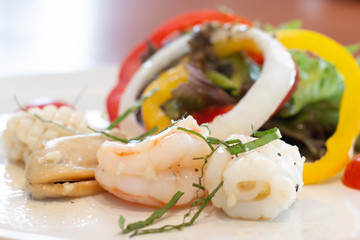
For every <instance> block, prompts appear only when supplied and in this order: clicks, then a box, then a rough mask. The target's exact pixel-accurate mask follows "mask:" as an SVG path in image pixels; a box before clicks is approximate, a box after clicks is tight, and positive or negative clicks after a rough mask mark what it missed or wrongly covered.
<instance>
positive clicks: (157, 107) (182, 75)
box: [141, 57, 189, 130]
mask: <svg viewBox="0 0 360 240" xmlns="http://www.w3.org/2000/svg"><path fill="white" fill-rule="evenodd" d="M187 59H188V58H187V57H185V58H184V59H183V60H182V61H181V62H180V63H179V64H178V65H176V66H175V67H173V68H170V69H168V70H166V71H165V72H164V73H162V74H161V75H160V76H159V77H158V78H157V79H155V80H154V81H153V82H151V83H150V84H149V86H147V88H146V89H145V91H144V92H143V95H144V94H146V93H148V92H150V91H152V90H155V89H156V92H154V94H153V95H152V96H151V97H150V98H148V99H146V100H145V101H144V103H143V104H142V107H141V112H142V115H143V121H144V125H145V128H146V129H151V128H153V127H155V126H157V127H158V130H162V129H164V128H165V127H167V126H169V125H170V124H171V120H170V119H169V118H168V116H167V115H166V114H165V113H164V111H163V110H162V109H161V105H162V104H163V103H165V102H166V101H167V100H169V99H170V98H171V97H172V95H171V90H172V89H175V88H176V87H177V86H178V85H179V84H180V83H181V82H187V79H188V76H189V72H188V70H187V69H186V67H185V63H186V62H187Z"/></svg>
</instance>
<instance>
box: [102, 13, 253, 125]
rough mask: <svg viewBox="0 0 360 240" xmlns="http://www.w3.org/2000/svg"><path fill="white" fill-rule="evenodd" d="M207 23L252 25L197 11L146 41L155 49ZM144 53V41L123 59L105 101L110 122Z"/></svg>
mask: <svg viewBox="0 0 360 240" xmlns="http://www.w3.org/2000/svg"><path fill="white" fill-rule="evenodd" d="M209 21H218V22H220V23H234V22H237V23H242V24H247V25H252V24H251V22H250V21H248V20H246V19H245V18H243V17H241V16H238V15H234V14H227V13H223V12H220V11H215V10H198V11H193V12H189V13H185V14H182V15H180V16H177V17H175V18H173V19H170V20H169V21H167V22H166V23H164V24H163V25H161V26H160V27H158V28H157V29H156V30H155V31H154V32H153V33H152V34H151V35H150V36H149V39H148V41H151V43H152V44H154V45H155V46H157V47H161V44H162V42H163V41H164V40H166V39H167V38H168V37H169V36H170V35H173V34H174V33H175V32H179V31H183V30H187V29H189V28H191V27H193V26H195V25H198V24H203V23H205V22H209ZM145 51H146V41H144V42H141V43H140V44H139V45H137V46H136V47H135V48H134V50H132V51H131V52H130V54H129V55H128V56H127V57H126V58H125V60H124V62H123V64H122V67H121V70H120V72H119V77H118V83H117V84H116V86H115V87H114V88H113V89H112V90H111V92H110V94H109V95H108V97H107V100H106V107H107V111H108V115H109V119H110V121H113V120H115V119H116V117H117V116H118V111H119V105H120V99H121V95H122V94H123V92H124V90H125V88H126V86H127V84H128V83H129V81H130V79H131V78H132V76H133V75H134V74H135V72H136V71H137V70H138V68H139V67H140V65H141V61H140V59H141V55H142V54H143V53H145Z"/></svg>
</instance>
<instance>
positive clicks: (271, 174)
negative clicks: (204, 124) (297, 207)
mask: <svg viewBox="0 0 360 240" xmlns="http://www.w3.org/2000/svg"><path fill="white" fill-rule="evenodd" d="M230 138H231V139H235V138H236V139H240V140H241V141H242V142H243V143H245V142H249V141H251V140H252V138H251V137H247V136H244V135H232V136H231V137H230ZM304 161H305V158H304V157H301V156H300V153H299V149H298V148H297V147H296V146H292V145H289V144H287V143H285V142H284V141H281V140H275V141H272V142H270V143H269V144H266V145H264V146H262V147H259V148H256V149H254V150H251V151H249V152H245V153H241V154H238V156H232V155H230V153H229V152H227V151H226V150H225V149H224V147H219V148H218V149H217V150H216V152H214V154H213V155H212V156H211V158H210V159H209V162H208V164H207V168H206V175H205V187H206V188H207V189H208V190H209V191H212V190H213V189H214V188H215V187H216V186H217V185H218V184H219V183H220V182H221V181H224V185H223V187H222V188H221V189H220V190H219V191H218V192H217V193H216V195H215V196H214V198H213V199H212V203H213V204H214V206H216V207H218V208H222V209H223V210H224V211H225V212H226V214H228V215H229V216H231V217H234V218H244V219H254V220H256V219H261V218H274V217H276V216H277V215H278V214H279V213H280V212H281V211H283V210H285V209H287V208H289V207H290V206H291V205H292V204H293V203H294V201H295V199H296V195H297V193H298V192H299V191H301V189H302V186H303V181H302V169H303V164H304Z"/></svg>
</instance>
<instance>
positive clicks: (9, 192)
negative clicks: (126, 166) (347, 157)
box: [0, 66, 360, 240]
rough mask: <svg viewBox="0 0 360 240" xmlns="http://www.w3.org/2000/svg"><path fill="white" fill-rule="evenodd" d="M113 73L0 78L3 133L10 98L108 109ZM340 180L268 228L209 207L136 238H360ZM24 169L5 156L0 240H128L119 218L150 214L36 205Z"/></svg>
mask: <svg viewBox="0 0 360 240" xmlns="http://www.w3.org/2000/svg"><path fill="white" fill-rule="evenodd" d="M116 74H117V67H116V66H109V67H105V68H101V69H95V70H92V71H88V72H83V73H74V74H62V75H50V76H37V77H26V78H13V79H2V80H0V81H1V82H2V87H1V88H0V108H1V110H0V113H3V115H1V117H0V128H3V127H4V123H5V121H6V117H7V116H8V115H5V113H9V112H12V111H14V109H17V108H18V107H17V106H16V104H15V103H14V101H13V96H14V95H17V96H18V98H19V99H20V100H21V101H23V102H26V101H27V100H29V99H31V98H34V97H39V96H55V97H58V98H61V99H65V100H68V101H70V102H71V101H72V100H73V99H75V98H76V96H77V95H78V94H79V92H81V91H82V89H83V88H84V87H86V90H85V92H84V94H83V96H82V98H81V99H80V101H79V104H78V109H80V110H84V111H85V110H89V109H94V108H95V109H99V110H102V111H103V110H104V102H105V96H106V94H107V93H108V92H109V90H110V89H111V87H112V86H113V84H115V81H116ZM340 177H341V175H340V176H337V177H335V178H333V179H331V180H329V181H327V182H325V183H323V184H319V185H312V186H305V187H304V189H303V191H302V192H301V193H300V194H299V196H298V199H297V201H296V202H295V204H294V205H293V206H292V207H291V208H290V209H288V210H287V211H285V212H283V213H281V214H280V215H279V216H278V217H277V218H275V219H273V220H268V221H244V220H234V219H230V218H228V217H227V216H225V215H224V214H223V213H222V212H221V211H220V210H217V209H215V208H214V207H207V208H206V209H205V210H204V212H203V214H202V215H201V216H200V218H199V219H198V221H197V222H196V224H195V225H194V226H191V227H188V228H185V229H183V230H182V231H173V232H169V233H161V234H156V235H145V236H139V237H137V238H136V239H182V240H184V239H219V237H221V239H277V240H281V239H360V191H356V190H353V189H350V188H347V187H345V186H344V185H342V183H341V181H340ZM23 183H24V170H23V167H22V166H18V165H11V164H10V165H8V164H7V160H6V158H5V156H4V154H3V153H1V155H0V238H1V239H59V238H60V239H64V238H65V239H127V238H128V237H129V236H128V235H121V234H120V230H119V227H118V223H117V222H118V218H119V216H120V215H124V216H125V217H126V219H127V221H128V222H133V221H137V220H142V219H144V218H146V217H147V216H148V215H149V213H150V212H151V211H152V209H149V208H145V207H140V206H134V205H132V204H128V203H126V202H124V201H122V200H119V199H117V198H115V197H113V196H112V195H110V194H108V193H105V194H100V195H96V196H92V197H86V198H78V199H61V200H47V201H35V200H32V199H31V198H29V197H28V195H27V194H26V193H25V192H24V191H23ZM184 213H185V210H174V211H170V212H169V213H168V214H167V215H166V216H167V217H166V218H165V219H164V220H163V221H160V222H158V223H157V224H156V225H155V226H160V225H162V224H164V223H166V224H168V223H179V222H180V221H181V220H182V216H183V214H184Z"/></svg>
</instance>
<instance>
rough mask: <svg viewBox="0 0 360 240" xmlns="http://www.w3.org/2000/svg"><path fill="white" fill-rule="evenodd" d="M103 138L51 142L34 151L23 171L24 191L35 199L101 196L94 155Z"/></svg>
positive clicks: (96, 134)
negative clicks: (96, 178) (96, 177)
mask: <svg viewBox="0 0 360 240" xmlns="http://www.w3.org/2000/svg"><path fill="white" fill-rule="evenodd" d="M105 140H106V138H105V137H104V136H103V135H100V134H98V133H92V134H88V135H75V136H66V137H61V138H55V139H52V140H50V141H48V142H46V143H44V144H42V145H41V147H40V148H39V149H38V150H36V151H34V152H33V153H32V154H31V156H30V157H29V159H28V161H27V165H26V170H25V177H26V189H27V190H28V191H29V192H30V193H31V195H32V197H33V198H35V199H42V198H55V197H79V196H87V195H93V194H97V193H100V192H103V189H102V188H101V187H100V186H99V184H98V183H97V182H96V180H95V177H94V175H95V169H96V166H97V164H98V161H97V157H96V152H97V150H98V149H99V147H100V146H101V144H102V143H103V142H104V141H105Z"/></svg>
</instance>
